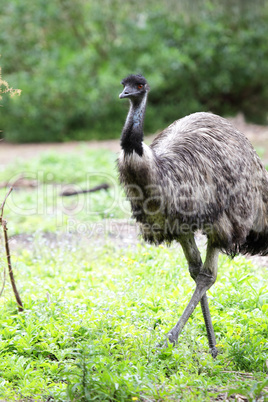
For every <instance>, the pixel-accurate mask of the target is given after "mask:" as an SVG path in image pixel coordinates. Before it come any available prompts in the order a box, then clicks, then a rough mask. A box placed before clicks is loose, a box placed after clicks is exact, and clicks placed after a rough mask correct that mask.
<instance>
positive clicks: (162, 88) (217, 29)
mask: <svg viewBox="0 0 268 402" xmlns="http://www.w3.org/2000/svg"><path fill="white" fill-rule="evenodd" d="M213 3H214V6H213ZM213 3H209V4H207V3H206V2H202V1H197V2H196V3H195V5H196V8H195V9H193V7H190V6H188V7H186V4H187V2H185V1H183V0H181V1H180V2H174V1H170V2H168V3H167V4H166V5H165V7H164V8H163V7H161V6H160V3H159V2H152V1H151V0H146V1H145V2H144V3H143V6H141V5H138V6H137V5H136V4H135V3H132V2H123V1H122V0H112V1H111V0H105V1H103V2H101V3H99V2H88V1H86V0H78V1H76V2H72V1H71V0H53V2H52V0H49V1H47V2H44V1H42V0H39V1H36V2H32V1H30V0H25V1H24V2H23V3H21V1H20V0H10V1H9V2H8V5H6V7H5V10H4V11H3V13H2V16H1V32H0V45H1V49H2V51H1V53H2V59H1V64H2V67H3V73H4V74H5V77H6V78H7V80H8V81H9V82H10V83H11V84H12V85H13V86H15V87H18V88H21V89H22V96H21V97H20V98H14V99H8V98H7V99H5V100H4V102H3V104H4V106H5V113H4V114H3V116H2V118H1V124H0V125H1V128H2V129H4V135H5V138H6V139H7V140H8V141H14V142H38V141H66V140H70V139H78V140H85V139H92V138H98V139H102V138H115V137H118V136H119V134H120V131H121V128H122V125H123V122H124V118H125V111H126V109H125V108H126V105H125V104H123V102H119V100H118V93H119V91H120V89H121V87H120V80H121V79H122V78H123V77H124V76H125V75H126V74H128V73H133V72H141V73H143V74H144V75H145V76H146V77H147V78H148V80H149V82H150V85H151V87H152V91H151V96H150V106H149V107H148V111H147V119H146V126H145V130H146V131H147V132H154V131H156V130H159V129H161V128H163V127H165V125H166V124H168V123H171V122H172V121H173V120H175V119H178V118H180V117H182V116H183V115H185V114H189V113H191V112H195V111H197V110H209V111H213V112H216V113H219V114H222V115H226V114H235V113H237V112H238V111H242V112H244V113H245V115H246V117H247V118H248V119H250V120H252V121H256V122H262V123H263V122H266V121H267V120H266V119H267V110H268V88H267V85H266V82H267V80H268V48H267V37H268V10H267V7H265V5H262V1H259V2H257V3H254V7H253V6H251V7H250V6H248V7H245V4H246V5H249V4H250V3H249V2H248V1H244V2H238V3H237V2H234V4H235V6H233V2H232V1H231V0H229V1H228V2H226V6H225V7H222V6H221V7H220V6H219V5H220V3H219V2H217V1H214V2H213ZM217 3H218V4H217ZM237 4H238V5H239V4H240V8H239V7H238V8H235V7H237ZM145 6H146V7H145ZM143 8H144V9H143ZM145 9H146V11H145ZM253 11H254V13H253Z"/></svg>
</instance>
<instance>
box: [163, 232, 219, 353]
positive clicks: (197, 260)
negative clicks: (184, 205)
mask: <svg viewBox="0 0 268 402" xmlns="http://www.w3.org/2000/svg"><path fill="white" fill-rule="evenodd" d="M180 243H181V245H182V248H183V251H184V254H185V257H186V259H187V261H188V264H189V271H190V275H191V277H192V278H193V279H194V280H195V282H196V289H195V292H194V294H193V296H192V298H191V300H190V303H189V304H188V306H187V307H186V309H185V311H184V313H183V315H182V316H181V318H180V320H179V321H178V323H177V324H176V325H175V327H174V328H173V329H172V330H171V331H170V332H169V334H168V339H169V340H170V342H172V343H175V342H177V339H178V336H179V334H180V332H181V331H182V329H183V327H184V325H185V324H186V322H187V321H188V319H189V317H190V315H191V314H192V312H193V311H194V309H195V307H196V305H197V304H198V302H199V301H200V303H201V308H202V313H203V317H204V321H205V325H206V330H207V337H208V342H209V347H210V352H211V355H212V357H216V356H217V353H218V351H217V348H216V339H215V334H214V330H213V326H212V321H211V315H210V311H209V306H208V300H207V295H206V291H207V290H208V289H209V288H210V286H212V285H213V283H214V282H215V280H216V275H217V260H218V254H219V252H218V250H216V249H214V248H213V247H211V246H210V245H209V244H208V247H207V256H206V261H205V264H204V266H203V265H202V260H201V257H200V253H199V250H198V248H197V246H196V243H195V240H194V236H193V234H190V235H188V236H184V237H182V238H181V239H180Z"/></svg>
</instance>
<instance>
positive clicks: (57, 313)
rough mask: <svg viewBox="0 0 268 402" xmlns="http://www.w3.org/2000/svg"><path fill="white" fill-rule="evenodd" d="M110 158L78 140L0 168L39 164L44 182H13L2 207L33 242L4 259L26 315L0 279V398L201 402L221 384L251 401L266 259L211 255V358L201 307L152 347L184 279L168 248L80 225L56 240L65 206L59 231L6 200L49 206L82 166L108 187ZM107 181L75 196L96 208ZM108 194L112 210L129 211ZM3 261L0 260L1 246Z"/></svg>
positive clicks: (260, 381) (265, 332)
mask: <svg viewBox="0 0 268 402" xmlns="http://www.w3.org/2000/svg"><path fill="white" fill-rule="evenodd" d="M114 163H115V155H114V154H113V153H111V152H109V151H107V152H104V151H100V152H95V151H94V153H92V152H90V151H88V150H87V149H84V148H83V149H81V154H80V155H79V158H78V157H76V156H75V155H73V156H71V157H70V155H68V156H64V155H56V154H43V155H41V156H40V157H38V158H35V159H32V160H28V161H21V162H16V163H14V164H12V165H10V166H7V168H6V169H5V172H1V181H9V180H10V178H11V177H14V175H18V174H20V173H21V172H28V173H31V175H32V177H33V178H34V175H35V174H36V172H38V174H39V176H40V177H41V178H42V180H41V179H39V186H38V187H37V188H33V189H24V190H23V189H20V190H17V191H15V190H14V192H13V193H12V194H13V199H12V198H10V199H9V200H8V203H7V208H6V209H5V216H6V218H7V219H8V226H9V228H10V229H9V230H10V232H11V233H17V234H21V235H22V234H23V233H24V232H27V233H28V234H29V233H32V234H33V237H34V239H33V241H32V242H31V244H30V245H29V247H21V248H17V249H16V250H13V256H12V258H13V264H14V267H15V274H16V278H17V283H18V286H19V290H20V294H21V297H22V299H23V302H24V307H25V310H24V312H22V313H18V311H17V308H16V305H15V302H14V298H13V295H12V293H11V289H10V285H9V284H8V283H7V284H6V288H5V291H4V293H3V295H2V297H1V298H0V314H1V315H0V316H1V319H0V398H2V399H3V400H4V401H10V400H22V401H53V400H54V401H64V402H65V401H150V402H151V401H178V400H179V401H180V400H181V401H186V402H188V401H202V402H203V401H216V400H223V399H224V395H226V393H228V392H229V391H230V393H232V394H236V393H240V394H243V395H245V396H246V397H247V398H248V400H249V401H257V400H258V401H265V400H267V398H268V396H267V391H266V390H267V386H268V382H267V371H268V367H267V360H268V342H267V338H268V317H267V312H268V291H267V286H266V284H267V277H268V272H267V268H260V267H257V266H255V265H254V264H253V263H252V262H250V261H249V260H246V259H245V258H242V257H236V258H235V259H233V260H231V259H229V258H227V257H225V256H221V258H220V263H219V275H218V280H217V282H216V284H215V285H214V286H213V287H212V289H211V290H210V291H209V294H208V295H209V300H210V305H211V313H212V316H213V322H214V327H215V331H216V337H217V341H218V347H219V350H220V353H219V356H218V358H217V359H216V360H213V359H212V357H211V356H210V354H209V350H208V346H207V340H206V332H205V326H204V323H203V319H202V314H201V309H200V308H197V309H196V311H195V312H194V314H193V316H192V317H191V318H190V320H189V323H188V324H187V326H186V327H185V329H184V331H183V333H182V335H181V337H180V338H179V344H178V345H177V346H176V347H174V348H173V347H171V346H168V347H167V348H162V349H161V348H158V347H156V345H157V344H159V342H161V341H163V340H164V339H165V334H166V333H167V332H168V330H169V329H170V328H171V327H172V326H173V325H174V323H175V322H176V321H177V319H178V317H179V316H180V314H181V313H182V311H183V309H184V307H185V305H186V303H187V301H188V300H189V297H190V294H191V292H192V290H193V287H194V284H193V282H192V280H191V279H190V277H189V275H188V272H187V266H186V261H185V258H184V256H183V254H182V252H181V249H180V247H179V246H178V245H175V244H174V245H172V247H170V248H167V247H165V246H161V247H152V246H148V245H146V244H143V243H138V244H137V245H135V246H132V247H121V245H120V244H119V243H118V242H115V241H109V240H106V239H105V237H103V241H102V242H101V243H96V242H95V241H94V239H92V238H91V237H88V236H87V235H86V233H79V231H78V230H74V231H73V233H72V234H70V235H69V236H66V237H63V240H61V241H55V237H49V236H48V235H47V236H43V235H42V234H43V232H44V231H46V230H49V232H50V234H51V232H54V233H64V232H66V230H67V229H68V225H67V222H68V220H69V219H70V215H69V214H68V213H66V211H65V210H63V216H64V220H63V224H62V226H61V227H60V228H59V227H58V226H57V224H56V223H57V219H56V218H57V213H51V215H50V214H49V213H34V211H32V212H33V213H32V214H28V215H27V214H25V213H24V214H23V213H21V215H19V214H18V213H17V212H16V210H14V205H16V206H18V207H20V208H21V210H22V212H23V211H25V209H31V208H32V209H34V208H36V200H38V202H40V203H43V204H44V205H45V206H47V207H51V205H52V206H53V205H57V206H58V204H57V203H60V202H61V201H60V200H61V198H60V197H59V195H58V194H59V193H58V190H60V189H61V185H62V184H68V183H76V184H77V185H79V186H81V187H82V186H84V185H85V186H87V185H88V184H89V183H88V182H87V179H86V178H85V177H86V175H87V174H88V173H89V174H91V175H92V177H93V173H95V176H94V180H95V181H93V179H92V183H94V185H95V184H99V183H98V177H100V176H101V174H102V173H103V174H107V176H108V175H109V177H110V180H111V181H112V180H114V182H113V185H114V188H115V189H118V184H117V181H116V171H115V167H114ZM98 172H99V176H97V175H96V173H98ZM29 176H30V174H29ZM40 188H42V192H41V195H39V196H38V197H40V199H39V198H38V197H37V196H36V193H37V192H38V191H40ZM55 188H56V189H57V191H54V190H55ZM114 188H113V187H112V188H111V189H110V190H109V191H108V192H104V191H101V192H99V193H95V195H94V197H96V198H94V197H93V194H92V195H83V197H84V199H86V198H87V197H89V199H90V200H91V206H92V207H91V208H92V209H91V210H94V208H95V212H98V211H101V209H102V206H104V205H106V204H107V202H112V200H113V196H112V191H114ZM44 189H46V190H44ZM49 189H50V190H49ZM116 191H118V194H119V190H116ZM4 194H5V190H4V189H3V190H1V196H4ZM120 194H121V193H120ZM92 197H93V198H92ZM120 197H122V202H123V201H124V200H123V195H122V194H121V195H120ZM120 199H121V198H120ZM118 200H119V198H118ZM118 200H117V202H116V203H115V204H114V207H113V208H111V211H110V212H109V214H110V218H113V219H114V218H126V217H128V216H129V215H128V210H127V209H126V210H124V209H122V208H121V204H120V202H121V201H120V202H119V201H118ZM66 202H68V203H72V202H73V203H74V202H75V201H72V200H71V199H68V201H66ZM54 203H55V204H54ZM40 205H42V204H40ZM98 208H99V209H98ZM52 210H53V211H54V212H55V210H56V211H57V208H54V209H53V208H52ZM74 210H75V209H73V211H74ZM48 211H50V210H49V208H48ZM61 211H62V210H61ZM37 212H38V211H37ZM103 217H104V215H103V213H102V212H101V213H99V214H98V213H95V214H94V215H92V216H91V215H90V214H88V213H87V211H86V210H85V209H84V208H81V211H80V212H79V213H77V214H76V213H73V215H72V219H75V220H76V221H77V222H78V223H79V224H82V223H83V220H84V219H87V222H88V223H90V222H102V221H103ZM37 229H38V231H36V230H37ZM1 261H2V262H1V268H2V269H3V267H4V255H3V254H2V259H1Z"/></svg>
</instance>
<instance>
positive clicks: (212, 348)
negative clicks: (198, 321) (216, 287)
mask: <svg viewBox="0 0 268 402" xmlns="http://www.w3.org/2000/svg"><path fill="white" fill-rule="evenodd" d="M200 303H201V308H202V313H203V317H204V321H205V324H206V330H207V337H208V344H209V348H210V353H211V355H212V357H213V358H215V357H217V354H218V349H217V348H216V338H215V334H214V329H213V325H212V321H211V315H210V311H209V305H208V299H207V294H206V293H205V295H204V296H203V297H202V299H201V301H200Z"/></svg>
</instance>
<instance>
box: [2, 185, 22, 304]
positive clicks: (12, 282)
mask: <svg viewBox="0 0 268 402" xmlns="http://www.w3.org/2000/svg"><path fill="white" fill-rule="evenodd" d="M12 190H13V188H12V187H10V189H9V191H8V193H7V194H6V196H5V198H4V201H3V202H2V205H1V207H0V210H1V215H0V224H1V225H2V228H3V231H4V239H5V249H6V259H7V265H8V273H9V277H10V281H11V285H12V289H13V292H14V295H15V298H16V301H17V304H18V306H19V311H23V304H22V301H21V298H20V295H19V292H18V289H17V286H16V282H15V277H14V273H13V269H12V265H11V256H10V249H9V240H8V234H7V230H8V229H7V221H6V220H5V219H3V214H4V207H5V203H6V200H7V197H8V196H9V194H10V193H11V191H12ZM3 289H4V284H3ZM3 289H2V291H1V293H2V292H3Z"/></svg>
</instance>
